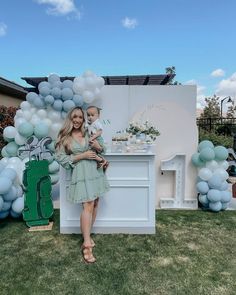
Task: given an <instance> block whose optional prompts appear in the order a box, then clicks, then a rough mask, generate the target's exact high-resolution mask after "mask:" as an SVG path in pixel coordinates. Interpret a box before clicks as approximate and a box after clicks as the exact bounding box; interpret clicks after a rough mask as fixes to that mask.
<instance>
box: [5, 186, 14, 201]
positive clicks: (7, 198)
mask: <svg viewBox="0 0 236 295" xmlns="http://www.w3.org/2000/svg"><path fill="white" fill-rule="evenodd" d="M16 194H17V190H16V188H15V187H14V186H12V187H11V188H10V190H9V191H8V192H7V193H6V194H4V195H3V199H4V200H5V201H7V202H9V201H14V200H15V199H16V198H17V195H16Z"/></svg>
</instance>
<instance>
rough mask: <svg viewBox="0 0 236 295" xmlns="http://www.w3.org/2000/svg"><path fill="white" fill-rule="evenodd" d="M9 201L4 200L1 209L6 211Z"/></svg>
mask: <svg viewBox="0 0 236 295" xmlns="http://www.w3.org/2000/svg"><path fill="white" fill-rule="evenodd" d="M11 204H12V202H11V201H4V203H3V207H2V211H8V210H9V209H10V208H11Z"/></svg>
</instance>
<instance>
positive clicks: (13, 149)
mask: <svg viewBox="0 0 236 295" xmlns="http://www.w3.org/2000/svg"><path fill="white" fill-rule="evenodd" d="M18 147H19V146H18V145H17V144H16V143H15V141H12V142H9V143H8V144H7V145H6V146H5V150H6V152H7V154H8V155H9V156H10V157H15V156H17V151H18Z"/></svg>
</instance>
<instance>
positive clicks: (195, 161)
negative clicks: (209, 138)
mask: <svg viewBox="0 0 236 295" xmlns="http://www.w3.org/2000/svg"><path fill="white" fill-rule="evenodd" d="M191 160H192V163H193V165H194V166H195V167H203V166H204V165H205V163H204V162H203V161H202V160H201V159H200V153H195V154H193V155H192V158H191Z"/></svg>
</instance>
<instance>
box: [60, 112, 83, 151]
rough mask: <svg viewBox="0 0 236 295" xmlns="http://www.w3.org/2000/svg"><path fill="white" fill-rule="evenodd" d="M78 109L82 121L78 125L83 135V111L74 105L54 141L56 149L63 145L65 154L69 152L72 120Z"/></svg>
mask: <svg viewBox="0 0 236 295" xmlns="http://www.w3.org/2000/svg"><path fill="white" fill-rule="evenodd" d="M78 110H80V111H81V112H82V114H83V123H82V125H81V127H80V131H81V132H82V135H83V136H84V135H85V127H84V122H85V118H84V112H83V110H82V108H81V107H75V108H73V109H72V110H71V111H70V112H69V113H68V115H67V117H66V119H65V122H64V124H63V126H62V128H61V130H60V131H59V133H58V136H57V141H56V145H55V147H56V150H59V149H60V148H61V147H64V149H65V152H66V153H67V154H71V153H72V152H71V140H72V131H73V122H72V120H73V119H74V118H75V117H77V114H76V112H77V111H78Z"/></svg>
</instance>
